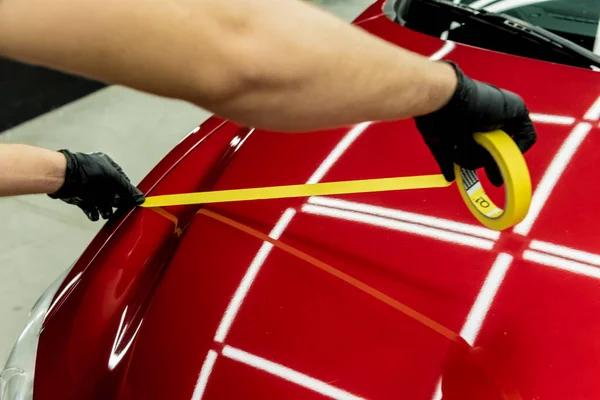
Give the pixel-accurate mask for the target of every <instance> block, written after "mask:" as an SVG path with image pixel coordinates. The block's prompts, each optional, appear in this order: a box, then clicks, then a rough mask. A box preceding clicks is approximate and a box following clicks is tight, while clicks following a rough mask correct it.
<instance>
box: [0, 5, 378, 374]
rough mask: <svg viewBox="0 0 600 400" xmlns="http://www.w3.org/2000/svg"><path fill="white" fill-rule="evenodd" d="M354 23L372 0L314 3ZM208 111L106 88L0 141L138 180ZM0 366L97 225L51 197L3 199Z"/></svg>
mask: <svg viewBox="0 0 600 400" xmlns="http://www.w3.org/2000/svg"><path fill="white" fill-rule="evenodd" d="M313 2H314V3H316V4H319V5H321V6H323V7H325V8H327V9H329V10H331V11H332V12H334V13H335V14H337V15H339V16H341V17H342V18H344V19H346V20H352V19H353V18H354V17H356V16H357V15H358V14H359V13H360V12H361V11H362V10H363V9H365V8H366V7H367V6H368V5H369V4H370V3H372V0H313ZM208 115H209V114H208V113H207V112H205V111H203V110H201V109H199V108H197V107H194V106H192V105H190V104H187V103H183V102H179V101H173V100H167V99H163V98H158V97H155V96H149V95H146V94H142V93H139V92H136V91H133V90H130V89H126V88H123V87H116V86H113V87H109V88H106V89H103V90H101V91H99V92H97V93H95V94H92V95H90V96H88V97H85V98H83V99H81V100H79V101H77V102H74V103H71V104H69V105H67V106H65V107H63V108H60V109H58V110H55V111H53V112H51V113H48V114H46V115H43V116H41V117H39V118H36V119H35V120H32V121H30V122H28V123H26V124H23V125H20V126H18V127H16V128H14V129H12V130H9V131H6V132H4V133H2V134H0V142H6V143H26V144H31V145H36V146H41V147H46V148H50V149H59V148H69V149H71V150H77V151H84V152H87V151H104V152H106V153H108V154H110V155H111V156H112V157H113V158H114V159H115V160H117V162H118V163H120V164H121V166H122V167H123V168H124V170H125V171H126V172H127V174H128V175H129V176H130V177H131V179H132V181H134V182H139V181H140V180H141V178H142V177H143V176H144V175H146V173H147V172H148V171H149V170H150V169H151V168H152V167H153V166H154V165H155V164H156V163H157V162H158V161H159V160H160V159H161V158H162V157H163V156H164V155H165V154H166V153H167V152H168V151H169V150H170V149H171V148H172V147H173V146H174V145H175V144H176V143H177V142H178V141H179V140H181V139H182V138H183V137H184V136H185V135H186V134H187V133H188V132H189V131H191V130H192V129H194V128H195V127H196V126H197V125H199V124H200V123H202V121H204V120H205V119H206V118H207V117H208ZM0 221H1V223H0V366H2V365H3V363H4V360H5V358H6V356H8V353H9V352H10V349H11V348H12V345H13V343H14V341H15V340H16V338H17V337H18V335H19V334H20V332H21V330H22V328H23V327H24V325H25V323H26V321H27V314H28V312H29V309H30V308H31V306H33V304H34V302H35V301H36V300H37V298H38V297H39V295H40V294H41V293H42V292H43V290H44V289H46V287H48V285H50V283H52V281H54V279H55V278H56V277H57V276H58V275H59V274H60V273H61V272H62V271H64V270H65V269H66V268H68V267H69V266H70V265H71V263H72V262H73V261H74V260H76V259H77V257H78V256H79V255H80V254H81V252H82V251H83V250H84V249H85V247H86V246H87V244H88V243H89V242H90V240H91V239H92V238H93V237H94V235H95V234H96V232H98V230H99V229H100V228H101V224H100V223H95V224H94V223H91V222H89V221H88V220H87V219H86V218H85V216H84V215H83V213H81V212H80V211H78V210H77V209H76V208H74V207H71V206H68V205H64V204H61V203H60V202H57V201H51V200H50V199H48V198H47V197H46V196H23V197H18V198H3V199H0Z"/></svg>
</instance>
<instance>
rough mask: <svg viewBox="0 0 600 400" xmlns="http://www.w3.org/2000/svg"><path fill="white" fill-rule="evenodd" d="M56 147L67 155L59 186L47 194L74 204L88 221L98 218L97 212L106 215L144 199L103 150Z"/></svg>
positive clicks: (103, 216)
mask: <svg viewBox="0 0 600 400" xmlns="http://www.w3.org/2000/svg"><path fill="white" fill-rule="evenodd" d="M59 151H60V152H61V153H62V154H64V156H65V157H66V159H67V172H66V176H65V183H64V184H63V186H62V187H61V188H60V189H59V190H58V191H57V192H56V193H52V194H49V196H50V197H52V198H53V199H61V200H62V201H64V202H66V203H69V204H74V205H76V206H78V207H79V208H81V209H82V210H83V212H84V213H85V215H87V217H88V218H89V219H90V220H92V221H98V219H99V216H100V215H101V216H102V218H104V219H108V218H110V217H111V216H112V215H113V208H121V207H133V206H135V205H139V204H142V203H143V202H144V200H145V199H144V195H143V194H142V192H140V191H139V190H138V189H137V188H136V187H135V186H133V185H132V184H131V182H130V181H129V178H128V177H127V175H125V173H124V172H123V170H122V169H121V167H120V166H119V165H117V163H115V162H114V161H113V160H112V159H111V158H110V157H109V156H107V155H106V154H104V153H92V154H83V153H71V152H70V151H68V150H59Z"/></svg>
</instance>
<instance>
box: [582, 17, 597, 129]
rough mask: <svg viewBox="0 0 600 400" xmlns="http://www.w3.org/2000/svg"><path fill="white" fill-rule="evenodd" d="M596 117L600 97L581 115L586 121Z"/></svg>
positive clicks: (595, 119)
mask: <svg viewBox="0 0 600 400" xmlns="http://www.w3.org/2000/svg"><path fill="white" fill-rule="evenodd" d="M599 29H600V28H599ZM598 118H600V97H598V98H597V99H596V102H595V103H594V104H593V105H592V106H591V107H590V109H589V110H588V111H587V112H586V113H585V116H584V117H583V119H587V120H588V121H597V120H598Z"/></svg>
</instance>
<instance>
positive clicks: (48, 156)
mask: <svg viewBox="0 0 600 400" xmlns="http://www.w3.org/2000/svg"><path fill="white" fill-rule="evenodd" d="M66 168H67V161H66V160H65V157H64V156H63V155H62V154H60V153H57V152H55V151H51V150H46V149H41V148H39V147H32V146H26V145H21V144H0V197H2V196H16V195H20V194H37V193H54V192H56V191H57V190H58V189H60V187H61V186H62V185H63V183H64V182H65V171H66Z"/></svg>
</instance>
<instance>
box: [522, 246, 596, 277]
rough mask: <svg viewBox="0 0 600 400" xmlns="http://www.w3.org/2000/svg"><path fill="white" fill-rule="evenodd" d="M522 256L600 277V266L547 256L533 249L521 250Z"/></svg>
mask: <svg viewBox="0 0 600 400" xmlns="http://www.w3.org/2000/svg"><path fill="white" fill-rule="evenodd" d="M523 258H524V259H525V260H527V261H533V262H536V263H538V264H543V265H547V266H549V267H554V268H558V269H562V270H565V271H569V272H573V273H575V274H578V275H585V276H589V277H591V278H596V279H600V268H598V267H593V266H591V265H586V264H581V263H578V262H576V261H571V260H565V259H564V258H560V257H555V256H549V255H547V254H544V253H538V252H537V251H533V250H525V251H524V252H523Z"/></svg>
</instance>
